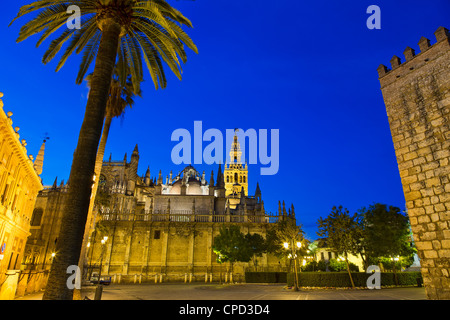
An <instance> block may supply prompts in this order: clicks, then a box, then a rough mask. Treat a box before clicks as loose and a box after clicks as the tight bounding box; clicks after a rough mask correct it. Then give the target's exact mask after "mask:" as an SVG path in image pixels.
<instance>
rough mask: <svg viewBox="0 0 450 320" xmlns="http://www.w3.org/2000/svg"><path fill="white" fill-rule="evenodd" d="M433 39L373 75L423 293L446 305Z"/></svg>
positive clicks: (446, 213)
mask: <svg viewBox="0 0 450 320" xmlns="http://www.w3.org/2000/svg"><path fill="white" fill-rule="evenodd" d="M435 36H436V40H437V42H436V43H435V44H433V45H430V40H428V39H426V38H424V37H422V38H421V39H420V41H419V44H418V45H419V48H420V53H417V54H416V53H415V50H414V49H412V48H410V47H408V48H406V50H405V51H404V56H405V62H403V63H402V62H401V60H400V58H398V57H397V56H394V57H393V58H392V59H391V61H390V62H391V67H392V70H389V69H388V68H387V67H386V66H384V65H380V66H379V67H378V74H379V80H380V84H381V90H382V93H383V98H384V102H385V105H386V111H387V115H388V120H389V125H390V130H391V134H392V140H393V143H394V148H395V153H396V157H397V162H398V168H399V172H400V177H401V181H402V185H403V192H404V195H405V201H406V207H407V210H408V215H409V218H410V221H411V227H412V231H413V235H414V241H415V244H416V247H417V249H418V255H419V258H420V260H421V261H420V262H421V266H422V275H423V279H424V285H425V288H426V293H427V296H428V298H429V299H450V275H449V274H450V182H449V181H450V164H449V160H450V72H449V64H450V51H449V49H450V41H449V33H448V30H447V29H445V28H443V27H440V28H439V29H438V30H437V31H436V32H435Z"/></svg>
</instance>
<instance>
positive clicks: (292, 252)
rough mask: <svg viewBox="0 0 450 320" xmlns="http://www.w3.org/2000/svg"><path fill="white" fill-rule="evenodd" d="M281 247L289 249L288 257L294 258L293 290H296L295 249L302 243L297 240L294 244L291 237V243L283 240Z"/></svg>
mask: <svg viewBox="0 0 450 320" xmlns="http://www.w3.org/2000/svg"><path fill="white" fill-rule="evenodd" d="M283 247H284V248H285V249H286V250H289V247H290V249H291V253H289V255H288V258H290V259H294V277H295V278H294V291H298V273H297V249H300V248H301V247H302V243H301V242H300V241H297V242H296V243H295V245H294V239H291V244H290V245H289V243H287V242H285V243H283Z"/></svg>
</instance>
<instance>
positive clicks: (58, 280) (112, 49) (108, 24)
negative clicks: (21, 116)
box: [43, 18, 121, 300]
mask: <svg viewBox="0 0 450 320" xmlns="http://www.w3.org/2000/svg"><path fill="white" fill-rule="evenodd" d="M102 22H103V25H102V39H101V41H100V46H99V49H98V53H97V57H96V63H95V69H94V74H93V78H92V85H91V91H90V93H89V99H88V102H87V105H86V112H85V115H84V120H83V124H82V126H81V130H80V134H79V137H78V145H77V148H76V150H75V154H74V158H73V162H72V168H71V172H70V177H69V192H68V195H67V199H66V205H65V208H64V215H63V219H62V222H61V231H60V237H59V241H58V242H57V248H56V250H57V252H56V256H55V259H54V261H53V263H52V268H51V270H50V274H49V278H48V282H47V286H46V289H45V293H44V296H43V299H44V300H72V299H73V288H69V287H68V285H67V283H66V282H67V278H68V276H69V275H68V274H67V273H66V272H67V268H68V267H69V266H71V265H77V264H78V262H79V258H80V251H81V246H82V242H83V236H84V230H85V226H86V220H87V214H88V210H89V203H90V196H91V189H92V183H93V175H94V169H95V159H96V155H97V149H98V144H99V140H100V135H101V132H102V127H103V121H104V118H105V110H106V104H107V100H108V95H109V87H110V85H111V79H112V74H113V70H114V65H115V60H116V56H117V48H118V43H119V37H120V32H121V27H120V25H119V24H117V23H116V22H115V21H114V19H112V18H105V20H103V21H102Z"/></svg>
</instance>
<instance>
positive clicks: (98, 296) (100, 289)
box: [94, 236, 108, 300]
mask: <svg viewBox="0 0 450 320" xmlns="http://www.w3.org/2000/svg"><path fill="white" fill-rule="evenodd" d="M106 240H108V237H107V236H104V237H103V239H102V240H101V241H100V242H101V243H102V249H101V253H100V270H99V271H98V280H97V288H96V289H95V296H94V300H101V299H102V292H103V286H102V284H101V283H100V278H101V276H102V263H103V252H104V251H105V250H104V249H105V246H104V245H105V243H106Z"/></svg>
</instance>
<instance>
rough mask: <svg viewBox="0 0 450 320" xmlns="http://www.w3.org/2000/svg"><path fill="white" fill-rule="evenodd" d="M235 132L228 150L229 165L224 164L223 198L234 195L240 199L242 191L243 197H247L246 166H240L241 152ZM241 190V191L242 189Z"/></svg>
mask: <svg viewBox="0 0 450 320" xmlns="http://www.w3.org/2000/svg"><path fill="white" fill-rule="evenodd" d="M237 131H238V129H236V130H235V132H234V137H233V143H232V144H231V148H230V159H231V163H229V164H227V163H225V168H224V172H223V174H224V180H225V189H226V191H225V196H226V197H228V196H229V195H233V194H236V195H237V196H238V197H240V195H241V192H242V190H244V193H245V194H244V195H245V196H247V195H248V166H247V164H246V163H245V164H242V161H241V157H242V151H241V146H240V144H239V141H238V137H237ZM242 188H243V189H242Z"/></svg>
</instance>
